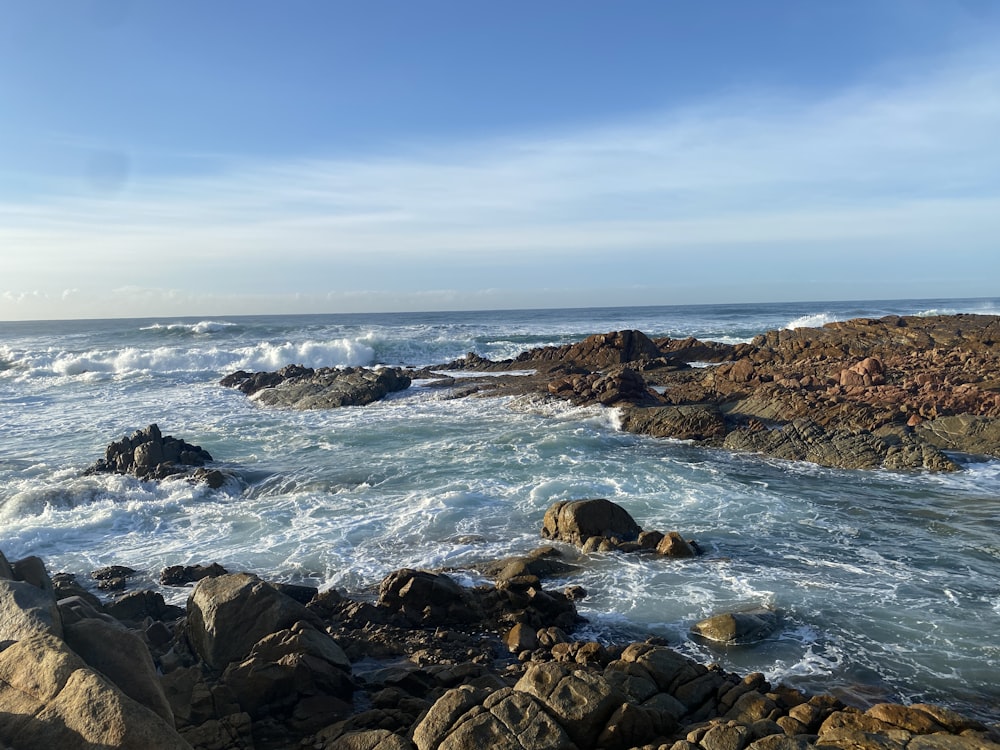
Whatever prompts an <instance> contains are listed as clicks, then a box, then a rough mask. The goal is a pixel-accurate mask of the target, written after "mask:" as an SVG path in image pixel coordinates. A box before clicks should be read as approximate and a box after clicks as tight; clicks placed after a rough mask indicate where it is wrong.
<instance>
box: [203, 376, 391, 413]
mask: <svg viewBox="0 0 1000 750" xmlns="http://www.w3.org/2000/svg"><path fill="white" fill-rule="evenodd" d="M410 383H411V379H410V376H409V375H408V374H406V373H405V372H404V371H403V370H401V369H399V368H398V367H396V368H390V367H383V368H380V369H377V370H372V369H368V368H364V367H346V368H335V367H324V368H320V369H318V370H314V369H313V368H311V367H301V366H299V365H289V366H287V367H285V368H282V369H281V370H279V371H277V372H273V373H254V374H249V373H246V372H244V371H242V370H241V371H239V372H236V373H233V374H232V375H228V376H226V377H225V378H223V379H222V381H221V382H220V385H224V386H228V387H236V388H239V389H240V390H241V391H243V392H244V393H246V394H247V395H252V396H253V397H254V398H255V399H256V400H257V401H258V403H261V404H266V405H268V406H279V407H283V408H290V409H299V410H305V409H331V408H335V407H339V406H364V405H366V404H370V403H372V402H374V401H378V400H379V399H382V398H384V397H385V396H386V395H387V394H389V393H393V392H395V391H402V390H405V389H406V388H409V387H410Z"/></svg>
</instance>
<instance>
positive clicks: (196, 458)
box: [85, 424, 226, 487]
mask: <svg viewBox="0 0 1000 750" xmlns="http://www.w3.org/2000/svg"><path fill="white" fill-rule="evenodd" d="M211 461H212V456H211V454H210V453H209V452H208V451H207V450H205V449H204V448H201V447H199V446H197V445H191V443H187V442H185V441H183V440H180V439H178V438H175V437H173V436H172V435H163V434H162V433H161V432H160V428H159V427H158V426H157V425H155V424H151V425H149V426H148V427H145V428H143V429H141V430H137V431H135V432H133V433H132V434H131V435H126V436H125V437H123V438H122V439H121V440H116V441H115V442H113V443H111V444H110V445H108V447H107V448H106V449H105V451H104V458H102V459H100V460H98V462H97V463H96V464H94V465H93V466H91V467H90V468H89V469H87V471H86V472H85V473H87V474H101V473H114V474H132V475H134V476H137V477H139V478H140V479H166V478H167V477H175V476H181V475H183V476H188V477H191V478H192V479H194V480H196V481H202V482H205V483H206V484H208V485H209V486H211V487H220V486H221V485H222V484H223V483H224V482H225V480H226V475H225V474H224V473H223V472H221V471H218V470H208V469H204V468H202V467H204V466H205V464H206V463H210V462H211Z"/></svg>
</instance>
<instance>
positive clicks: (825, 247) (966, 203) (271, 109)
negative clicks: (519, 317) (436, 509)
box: [0, 0, 1000, 320]
mask: <svg viewBox="0 0 1000 750" xmlns="http://www.w3.org/2000/svg"><path fill="white" fill-rule="evenodd" d="M998 250H1000V2H996V1H995V0H836V2H831V1H829V0H754V2H747V1H746V0H713V1H712V2H695V1H694V0H620V2H607V1H606V0H600V1H598V0H545V1H544V2H538V0H532V1H531V2H527V1H523V0H504V2H486V1H485V0H483V1H482V2H478V1H470V0H420V1H416V0H370V1H368V0H366V1H365V2H354V1H351V2H346V1H345V2H341V1H339V0H322V1H321V0H296V1H295V2H284V3H277V2H270V1H269V2H262V1H259V0H213V2H210V3H204V2H195V0H176V1H175V2H169V3H151V2H138V1H137V2H132V1H130V0H37V1H33V2H30V3H26V2H22V1H21V0H0V320H32V319H69V318H103V317H140V316H142V317H145V316H168V315H170V316H182V315H185V316H186V315H195V316H203V315H226V314H229V315H237V314H269V313H273V314H278V313H313V312H315V313H336V312H374V311H407V310H465V309H503V308H535V307H578V306H605V305H628V304H636V305H650V304H696V303H719V302H755V301H760V302H763V301H797V300H839V299H894V298H913V297H916V298H941V297H995V296H1000V252H998Z"/></svg>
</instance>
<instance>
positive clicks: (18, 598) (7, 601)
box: [0, 554, 63, 648]
mask: <svg viewBox="0 0 1000 750" xmlns="http://www.w3.org/2000/svg"><path fill="white" fill-rule="evenodd" d="M0 575H2V576H4V577H0V644H2V643H3V642H4V641H19V640H22V639H24V638H28V637H30V636H32V635H34V634H36V633H48V634H51V635H54V636H58V637H61V636H62V633H63V628H62V618H61V617H60V615H59V607H58V605H57V604H56V597H55V587H54V586H53V584H52V580H51V579H50V578H49V576H48V573H46V572H45V566H44V564H42V561H41V560H39V559H38V558H37V557H34V558H25V559H24V560H18V561H17V562H15V563H13V565H12V564H10V563H8V562H7V559H6V558H3V557H2V554H0ZM25 579H27V580H25ZM0 648H2V646H0Z"/></svg>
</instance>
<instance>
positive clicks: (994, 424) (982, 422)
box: [916, 414, 1000, 456]
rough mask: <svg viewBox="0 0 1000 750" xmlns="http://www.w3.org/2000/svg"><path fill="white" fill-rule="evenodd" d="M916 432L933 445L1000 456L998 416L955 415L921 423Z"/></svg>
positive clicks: (999, 424)
mask: <svg viewBox="0 0 1000 750" xmlns="http://www.w3.org/2000/svg"><path fill="white" fill-rule="evenodd" d="M916 433H917V434H918V435H919V436H920V437H921V438H922V439H924V440H926V441H927V442H928V443H930V444H931V445H933V446H934V447H935V448H939V449H940V450H948V451H962V452H965V453H978V454H981V455H987V456H1000V418H998V417H981V416H976V415H973V414H958V415H955V416H950V417H938V418H937V419H932V420H928V421H924V422H920V423H919V424H918V425H917V427H916Z"/></svg>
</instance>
